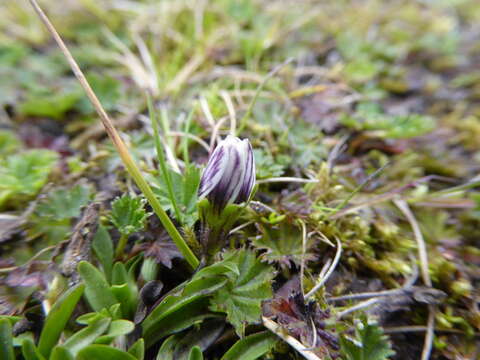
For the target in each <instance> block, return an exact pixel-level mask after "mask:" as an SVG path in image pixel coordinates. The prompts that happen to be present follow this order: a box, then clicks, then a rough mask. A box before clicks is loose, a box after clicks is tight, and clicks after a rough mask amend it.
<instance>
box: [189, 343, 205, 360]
mask: <svg viewBox="0 0 480 360" xmlns="http://www.w3.org/2000/svg"><path fill="white" fill-rule="evenodd" d="M188 360H203V354H202V350H201V349H200V348H199V347H198V346H194V347H193V348H192V350H190V354H189V355H188Z"/></svg>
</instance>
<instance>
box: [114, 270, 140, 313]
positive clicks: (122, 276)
mask: <svg viewBox="0 0 480 360" xmlns="http://www.w3.org/2000/svg"><path fill="white" fill-rule="evenodd" d="M112 284H113V286H112V287H111V290H112V292H113V294H114V295H115V297H116V298H117V301H118V302H119V303H120V304H121V307H122V312H123V315H124V316H125V317H132V316H133V314H134V313H135V311H136V309H137V303H138V287H137V282H136V281H135V279H134V278H133V273H127V269H126V268H125V265H124V264H123V263H121V262H117V263H115V265H114V266H113V275H112Z"/></svg>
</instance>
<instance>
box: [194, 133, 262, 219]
mask: <svg viewBox="0 0 480 360" xmlns="http://www.w3.org/2000/svg"><path fill="white" fill-rule="evenodd" d="M254 185H255V162H254V159H253V150H252V145H251V144H250V141H248V139H243V140H240V139H239V138H237V137H235V136H231V135H228V136H227V137H226V138H225V139H224V140H223V141H221V142H220V143H219V144H218V146H217V147H216V148H215V150H214V152H213V154H212V155H211V156H210V159H209V160H208V163H207V167H206V168H205V171H204V172H203V175H202V179H201V181H200V188H199V190H198V196H199V197H200V198H204V197H206V198H207V199H208V200H209V202H210V203H211V204H212V205H213V206H214V208H215V209H217V210H218V211H221V210H223V208H225V206H226V205H227V204H232V203H233V204H240V203H242V202H245V201H247V200H248V198H249V197H250V193H251V192H252V189H253V186H254Z"/></svg>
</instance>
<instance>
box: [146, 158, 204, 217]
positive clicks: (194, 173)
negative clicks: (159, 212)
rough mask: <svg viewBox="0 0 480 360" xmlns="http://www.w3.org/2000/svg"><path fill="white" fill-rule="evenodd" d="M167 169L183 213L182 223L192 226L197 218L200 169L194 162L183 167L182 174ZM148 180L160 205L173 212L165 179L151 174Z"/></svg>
mask: <svg viewBox="0 0 480 360" xmlns="http://www.w3.org/2000/svg"><path fill="white" fill-rule="evenodd" d="M168 171H169V174H170V178H171V179H172V187H173V194H174V196H175V199H176V201H177V204H178V206H179V208H180V211H181V212H182V214H183V219H182V220H183V224H185V225H188V226H192V225H193V224H194V223H195V221H197V219H198V213H197V200H198V198H197V191H198V186H199V184H200V174H201V171H200V169H199V168H197V167H196V166H195V165H194V164H190V165H188V166H187V167H186V168H185V171H184V175H181V174H179V173H177V172H176V171H173V170H168ZM149 180H150V183H151V184H152V187H153V191H154V192H155V194H156V195H157V196H158V199H159V201H160V204H162V207H163V208H164V209H165V210H170V211H171V212H172V213H173V206H172V203H171V201H170V197H169V194H168V191H167V184H166V183H165V181H164V180H163V179H162V178H161V177H152V176H150V177H149ZM177 220H178V219H177Z"/></svg>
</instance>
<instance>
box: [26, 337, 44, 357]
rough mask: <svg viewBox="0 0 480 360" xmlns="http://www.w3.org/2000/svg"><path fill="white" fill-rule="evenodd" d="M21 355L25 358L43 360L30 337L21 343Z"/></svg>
mask: <svg viewBox="0 0 480 360" xmlns="http://www.w3.org/2000/svg"><path fill="white" fill-rule="evenodd" d="M22 355H23V357H24V358H25V360H45V357H43V355H42V354H40V352H39V351H38V349H37V347H36V346H35V344H34V343H33V340H32V339H29V338H27V339H25V340H23V343H22Z"/></svg>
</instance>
